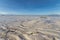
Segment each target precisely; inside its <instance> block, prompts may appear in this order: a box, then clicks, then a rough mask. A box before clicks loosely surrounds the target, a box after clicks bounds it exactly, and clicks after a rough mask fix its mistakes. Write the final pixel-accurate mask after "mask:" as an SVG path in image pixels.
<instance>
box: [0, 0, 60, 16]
mask: <svg viewBox="0 0 60 40" xmlns="http://www.w3.org/2000/svg"><path fill="white" fill-rule="evenodd" d="M0 14H16V15H48V14H60V0H0Z"/></svg>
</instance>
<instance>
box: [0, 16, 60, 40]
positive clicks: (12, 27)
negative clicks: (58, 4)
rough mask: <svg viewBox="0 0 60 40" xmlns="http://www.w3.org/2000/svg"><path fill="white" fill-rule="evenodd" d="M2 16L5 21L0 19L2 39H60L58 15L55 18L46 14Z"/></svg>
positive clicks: (0, 37) (0, 36) (0, 39)
mask: <svg viewBox="0 0 60 40" xmlns="http://www.w3.org/2000/svg"><path fill="white" fill-rule="evenodd" d="M1 18H3V21H0V40H60V24H59V23H60V19H56V17H55V18H54V20H53V18H52V17H45V16H43V17H41V16H36V17H35V16H28V17H27V16H9V17H7V16H1ZM1 18H0V19H1ZM4 18H6V19H7V20H6V19H4ZM1 20H2V19H1Z"/></svg>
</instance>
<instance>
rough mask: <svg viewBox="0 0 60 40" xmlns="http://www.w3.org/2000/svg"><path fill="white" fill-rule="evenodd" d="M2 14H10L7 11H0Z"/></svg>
mask: <svg viewBox="0 0 60 40" xmlns="http://www.w3.org/2000/svg"><path fill="white" fill-rule="evenodd" d="M0 14H8V13H7V12H0Z"/></svg>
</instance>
